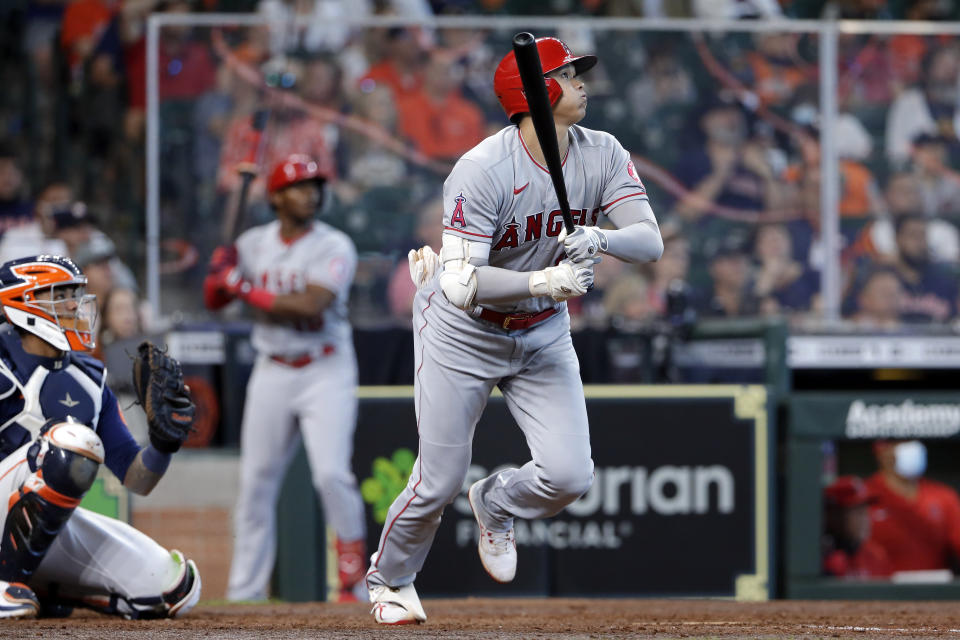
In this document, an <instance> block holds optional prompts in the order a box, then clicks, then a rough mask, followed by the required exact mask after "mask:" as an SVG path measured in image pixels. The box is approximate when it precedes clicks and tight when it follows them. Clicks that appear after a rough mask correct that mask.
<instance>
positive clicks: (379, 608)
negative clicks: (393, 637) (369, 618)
mask: <svg viewBox="0 0 960 640" xmlns="http://www.w3.org/2000/svg"><path fill="white" fill-rule="evenodd" d="M370 602H372V603H373V608H372V609H370V613H372V614H373V619H374V620H376V621H377V623H378V624H420V623H421V622H426V621H427V614H426V613H425V612H424V610H423V606H422V605H421V604H420V598H419V597H418V596H417V590H416V589H414V588H413V583H410V584H407V585H404V586H402V587H395V588H391V587H387V586H382V585H379V586H373V587H371V588H370Z"/></svg>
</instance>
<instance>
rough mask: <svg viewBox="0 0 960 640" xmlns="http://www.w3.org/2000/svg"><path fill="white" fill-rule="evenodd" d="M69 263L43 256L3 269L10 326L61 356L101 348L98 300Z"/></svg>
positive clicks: (3, 301)
mask: <svg viewBox="0 0 960 640" xmlns="http://www.w3.org/2000/svg"><path fill="white" fill-rule="evenodd" d="M86 285H87V277H86V276H85V275H83V272H81V271H80V268H79V267H78V266H77V265H76V264H74V263H73V261H72V260H70V259H69V258H64V257H61V256H49V255H40V256H32V257H29V258H20V259H17V260H11V261H10V262H7V263H4V264H3V265H2V266H0V307H2V308H3V314H4V315H5V316H6V318H7V321H8V322H10V323H11V324H13V325H15V326H17V327H20V328H21V329H23V330H24V331H29V332H30V333H32V334H34V335H35V336H38V337H39V338H41V339H43V340H44V341H45V342H47V343H49V344H50V345H52V346H53V347H56V348H57V349H60V350H62V351H89V350H91V349H93V347H94V346H95V345H96V340H95V335H96V325H97V297H96V296H95V295H92V294H88V293H86Z"/></svg>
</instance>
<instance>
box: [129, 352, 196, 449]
mask: <svg viewBox="0 0 960 640" xmlns="http://www.w3.org/2000/svg"><path fill="white" fill-rule="evenodd" d="M133 388H134V389H135V390H136V392H137V400H138V402H139V403H140V404H141V405H142V406H143V410H144V411H145V412H146V414H147V423H148V425H149V427H150V443H151V444H152V445H153V447H154V448H155V449H157V450H158V451H163V452H164V453H173V452H175V451H177V450H178V449H180V445H182V444H183V442H184V441H185V440H186V439H187V437H188V436H189V435H190V432H191V431H193V414H194V411H195V407H194V404H193V401H192V400H191V399H190V393H189V391H188V390H187V388H186V387H185V386H184V384H183V372H182V371H181V370H180V363H179V362H177V361H176V359H175V358H172V357H170V356H169V355H167V354H166V352H165V351H164V350H162V349H160V348H159V347H157V345H155V344H153V343H152V342H148V341H146V340H144V341H143V342H141V343H140V346H139V347H137V353H136V354H135V355H134V356H133Z"/></svg>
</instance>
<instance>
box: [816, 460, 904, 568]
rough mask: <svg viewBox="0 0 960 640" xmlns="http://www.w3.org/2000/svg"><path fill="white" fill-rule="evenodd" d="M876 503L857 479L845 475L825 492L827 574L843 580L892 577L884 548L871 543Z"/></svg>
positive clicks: (863, 484)
mask: <svg viewBox="0 0 960 640" xmlns="http://www.w3.org/2000/svg"><path fill="white" fill-rule="evenodd" d="M875 501H876V498H875V497H874V496H873V495H871V493H870V491H869V490H868V489H867V485H866V484H865V483H864V482H863V480H861V479H860V478H857V477H856V476H841V477H839V478H837V479H836V481H834V483H833V484H831V485H830V486H829V487H827V488H826V489H824V490H823V503H824V537H823V573H824V574H826V575H829V576H836V577H843V578H882V577H886V576H889V575H890V560H889V559H888V558H887V553H886V551H884V549H883V547H881V546H880V545H878V544H877V543H876V542H874V541H872V540H870V505H871V504H872V503H874V502H875Z"/></svg>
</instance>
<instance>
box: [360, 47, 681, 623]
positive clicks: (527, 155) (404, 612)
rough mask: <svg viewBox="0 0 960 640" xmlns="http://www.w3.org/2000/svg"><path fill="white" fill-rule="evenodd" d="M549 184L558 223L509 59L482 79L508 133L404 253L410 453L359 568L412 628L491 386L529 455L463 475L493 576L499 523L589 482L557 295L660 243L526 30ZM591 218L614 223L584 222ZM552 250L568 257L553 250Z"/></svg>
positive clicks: (488, 148)
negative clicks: (410, 316) (541, 95)
mask: <svg viewBox="0 0 960 640" xmlns="http://www.w3.org/2000/svg"><path fill="white" fill-rule="evenodd" d="M537 49H538V52H539V54H540V59H541V63H542V65H543V69H544V71H545V74H546V84H547V90H548V94H549V95H550V99H551V103H552V104H553V114H554V121H555V123H556V129H557V138H558V142H559V147H560V155H561V158H562V159H563V177H564V181H565V183H566V187H567V193H568V197H569V202H570V207H571V210H572V213H573V217H574V221H575V223H576V225H577V228H576V230H575V231H574V233H572V234H570V235H569V236H568V235H567V234H566V232H565V230H564V229H563V221H562V217H561V214H560V211H559V208H560V207H559V205H558V202H557V197H556V193H555V192H554V189H553V184H552V182H551V180H550V175H549V173H548V172H547V169H546V168H545V166H544V165H545V162H544V160H543V156H542V153H541V151H540V147H539V144H538V142H537V138H536V134H535V133H534V128H533V122H532V120H531V119H530V117H529V114H528V113H527V110H528V108H527V104H526V99H525V98H524V96H523V92H522V83H521V80H520V75H519V72H518V70H517V64H516V59H515V58H514V55H513V53H510V54H508V55H507V56H506V57H505V58H504V59H503V60H502V61H501V63H500V65H499V66H498V68H497V71H496V73H495V75H494V88H495V90H496V92H497V97H498V98H499V99H500V103H501V104H502V105H503V107H504V110H505V111H506V112H507V116H508V117H509V118H510V119H511V121H512V122H513V123H514V124H515V125H517V126H510V127H507V128H506V129H503V130H502V131H500V132H499V133H497V134H495V135H493V136H490V137H489V138H487V139H486V140H484V141H483V142H481V143H480V144H479V145H477V146H476V147H474V148H473V149H472V150H470V151H468V152H467V153H466V154H465V155H464V156H463V157H462V158H461V159H460V161H459V162H458V163H457V164H456V166H455V167H454V169H453V171H452V172H451V174H450V176H449V177H448V178H447V181H446V182H445V184H444V190H443V197H444V203H445V212H444V219H443V225H444V235H443V247H442V249H441V252H440V256H439V257H437V256H436V255H435V254H433V252H432V251H431V250H430V248H429V247H424V248H423V249H420V250H419V251H417V252H411V255H410V267H411V275H412V277H413V278H414V281H415V282H417V284H418V288H419V291H418V293H417V296H416V299H415V301H414V349H415V350H416V353H415V356H416V377H415V404H416V410H417V424H418V430H419V436H420V450H419V455H418V457H417V462H416V464H415V465H414V468H413V472H412V473H411V474H410V479H409V482H408V484H407V486H406V488H405V489H404V490H403V492H401V494H400V495H399V496H398V497H397V499H396V500H395V501H394V503H393V505H392V506H391V507H390V510H389V512H388V514H387V519H386V522H385V524H384V528H383V533H382V534H381V536H380V544H379V548H378V549H377V551H376V553H374V554H373V556H372V558H371V566H370V570H369V571H368V572H367V586H368V587H369V589H370V600H371V602H373V603H374V606H373V609H372V613H373V616H374V619H375V620H376V621H377V622H379V623H381V624H406V623H411V622H423V621H424V620H426V614H425V612H424V611H423V607H422V606H421V604H420V601H419V598H418V597H417V593H416V590H415V589H414V587H413V580H414V578H415V577H416V574H417V572H418V571H420V570H421V568H422V567H423V563H424V560H425V559H426V556H427V552H428V551H429V549H430V545H431V543H432V541H433V537H434V535H435V533H436V531H437V527H438V526H439V524H440V515H441V513H442V512H443V509H444V507H445V506H446V505H447V504H449V503H450V502H452V501H453V500H454V498H456V496H457V495H458V494H459V493H460V491H461V489H462V485H463V480H464V477H465V476H466V472H467V469H468V467H469V464H470V456H471V442H472V440H473V430H474V427H475V426H476V424H477V421H478V420H479V418H480V415H481V413H482V412H483V409H484V407H485V406H486V403H487V398H488V397H489V395H490V392H491V391H492V390H493V388H494V386H497V387H499V388H500V390H501V391H502V392H503V395H504V398H505V400H506V402H507V407H508V408H509V409H510V412H511V414H512V415H513V417H514V418H515V419H516V421H517V423H518V424H519V426H520V428H521V429H522V430H523V432H524V435H525V436H526V440H527V444H528V445H529V447H530V453H531V455H532V460H531V461H530V462H528V463H527V464H525V465H524V466H523V467H521V468H519V469H509V470H506V471H501V472H499V473H496V474H494V475H491V476H490V477H488V478H485V479H483V480H480V481H478V482H476V483H474V484H473V485H472V486H471V487H470V490H469V493H468V497H469V499H470V504H471V506H472V507H473V510H474V515H475V517H476V519H477V522H478V524H479V526H480V543H479V548H478V550H479V554H480V560H481V562H482V564H483V566H484V568H485V569H486V570H487V572H488V573H489V574H490V575H491V577H493V578H494V579H495V580H497V581H500V582H509V581H510V580H512V579H513V577H514V574H515V572H516V562H517V555H516V544H515V542H514V537H513V519H514V518H515V517H520V518H544V517H549V516H552V515H554V514H556V513H557V512H559V511H560V510H561V509H563V508H564V507H565V506H567V505H568V504H570V503H571V502H573V501H574V500H576V499H577V498H578V497H580V496H581V495H582V494H583V493H585V492H586V491H587V489H589V487H590V484H591V482H592V479H593V461H592V460H591V458H590V436H589V430H588V425H587V412H586V405H585V402H584V396H583V385H582V383H581V380H580V371H579V363H578V361H577V356H576V353H575V352H574V349H573V343H572V341H571V338H570V318H569V315H568V314H567V308H566V304H565V302H564V301H565V300H567V299H569V298H571V297H575V296H579V295H582V294H584V293H586V291H587V290H588V288H589V286H590V285H591V283H592V281H593V265H594V264H595V262H597V261H598V260H599V257H598V256H599V255H600V254H601V253H606V254H608V255H612V256H615V257H617V258H620V259H623V260H626V261H629V262H643V261H649V260H657V259H658V258H659V257H660V254H661V253H662V251H663V243H662V241H661V239H660V232H659V228H658V227H657V223H656V219H655V218H654V215H653V211H652V210H651V209H650V206H649V203H648V202H647V195H646V190H645V189H644V187H643V184H642V183H641V182H640V178H639V177H638V176H637V173H636V170H635V169H634V166H633V163H632V162H631V161H630V156H629V154H628V153H627V152H626V151H625V150H624V149H623V147H622V146H620V144H619V143H618V142H617V141H616V139H615V138H613V136H611V135H609V134H606V133H602V132H599V131H591V130H589V129H584V128H581V127H579V126H576V123H577V122H579V121H580V120H581V119H582V118H583V117H584V115H585V114H586V102H587V98H586V92H585V90H584V84H583V80H582V79H581V77H580V74H581V73H583V72H585V71H586V70H588V69H590V68H591V67H592V66H593V65H594V64H596V61H597V59H596V57H594V56H581V57H575V56H573V55H572V54H571V53H570V50H569V49H568V48H567V47H566V45H564V44H563V43H562V42H561V41H559V40H557V39H555V38H540V39H538V40H537ZM602 216H605V217H606V218H607V219H608V220H609V221H610V222H612V223H613V224H614V225H615V226H616V227H618V229H616V230H610V231H600V230H598V229H597V228H596V225H597V223H598V221H600V219H601V217H602ZM564 254H566V255H564Z"/></svg>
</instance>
